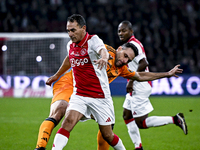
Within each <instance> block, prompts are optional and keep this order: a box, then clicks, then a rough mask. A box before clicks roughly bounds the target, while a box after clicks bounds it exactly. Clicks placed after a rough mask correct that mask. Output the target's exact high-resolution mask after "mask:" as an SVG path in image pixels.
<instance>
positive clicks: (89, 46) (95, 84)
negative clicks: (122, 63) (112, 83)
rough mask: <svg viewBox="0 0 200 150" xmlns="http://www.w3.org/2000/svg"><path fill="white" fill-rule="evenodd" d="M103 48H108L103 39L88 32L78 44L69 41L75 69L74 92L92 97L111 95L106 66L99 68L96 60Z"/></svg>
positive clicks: (72, 65) (71, 62)
mask: <svg viewBox="0 0 200 150" xmlns="http://www.w3.org/2000/svg"><path fill="white" fill-rule="evenodd" d="M102 48H104V49H106V48H105V45H104V43H103V41H102V40H101V39H100V38H99V37H98V36H97V35H89V34H88V33H86V35H85V37H84V39H83V40H82V41H81V42H79V43H78V44H76V43H72V41H69V43H68V45H67V50H68V55H69V61H70V64H71V67H72V69H73V82H74V83H73V85H74V94H76V95H80V96H84V97H92V98H107V97H110V96H111V95H110V88H109V82H108V76H107V72H106V68H105V67H104V68H103V69H102V70H100V69H97V67H98V65H96V64H95V62H94V60H98V59H99V58H100V57H101V56H100V54H99V50H100V49H102Z"/></svg>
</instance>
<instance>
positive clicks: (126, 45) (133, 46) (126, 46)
mask: <svg viewBox="0 0 200 150" xmlns="http://www.w3.org/2000/svg"><path fill="white" fill-rule="evenodd" d="M124 48H131V49H132V50H133V51H134V53H135V56H137V55H138V49H137V47H136V46H135V45H134V44H133V43H125V44H123V45H122V49H124Z"/></svg>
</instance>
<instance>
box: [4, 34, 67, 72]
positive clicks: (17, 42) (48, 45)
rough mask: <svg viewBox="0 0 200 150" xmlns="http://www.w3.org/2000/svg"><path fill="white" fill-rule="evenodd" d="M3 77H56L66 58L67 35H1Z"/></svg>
mask: <svg viewBox="0 0 200 150" xmlns="http://www.w3.org/2000/svg"><path fill="white" fill-rule="evenodd" d="M0 39H1V43H2V47H1V50H2V51H3V74H4V75H49V74H53V73H55V71H57V69H58V68H59V66H60V64H61V63H62V61H63V59H64V58H65V56H66V54H67V49H66V45H67V43H68V41H69V40H70V39H69V36H68V34H67V33H0Z"/></svg>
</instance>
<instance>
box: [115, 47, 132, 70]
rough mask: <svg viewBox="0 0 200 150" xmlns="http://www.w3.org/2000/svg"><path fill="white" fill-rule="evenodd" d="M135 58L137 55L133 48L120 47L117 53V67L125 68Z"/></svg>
mask: <svg viewBox="0 0 200 150" xmlns="http://www.w3.org/2000/svg"><path fill="white" fill-rule="evenodd" d="M134 58H135V53H134V51H133V50H132V49H131V48H124V49H122V47H119V48H118V49H117V53H116V58H115V65H116V66H117V67H121V66H124V65H126V64H128V63H129V62H130V61H132V60H133V59H134Z"/></svg>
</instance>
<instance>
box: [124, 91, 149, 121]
mask: <svg viewBox="0 0 200 150" xmlns="http://www.w3.org/2000/svg"><path fill="white" fill-rule="evenodd" d="M142 92H143V93H141V92H138V91H136V93H134V92H133V94H132V96H131V95H130V93H127V94H126V99H125V101H124V104H123V108H125V109H128V110H130V111H132V115H133V118H137V117H141V116H144V115H146V114H148V113H150V112H151V111H153V106H152V104H151V102H150V100H149V96H150V94H151V89H150V88H149V90H146V92H145V90H143V91H142Z"/></svg>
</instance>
